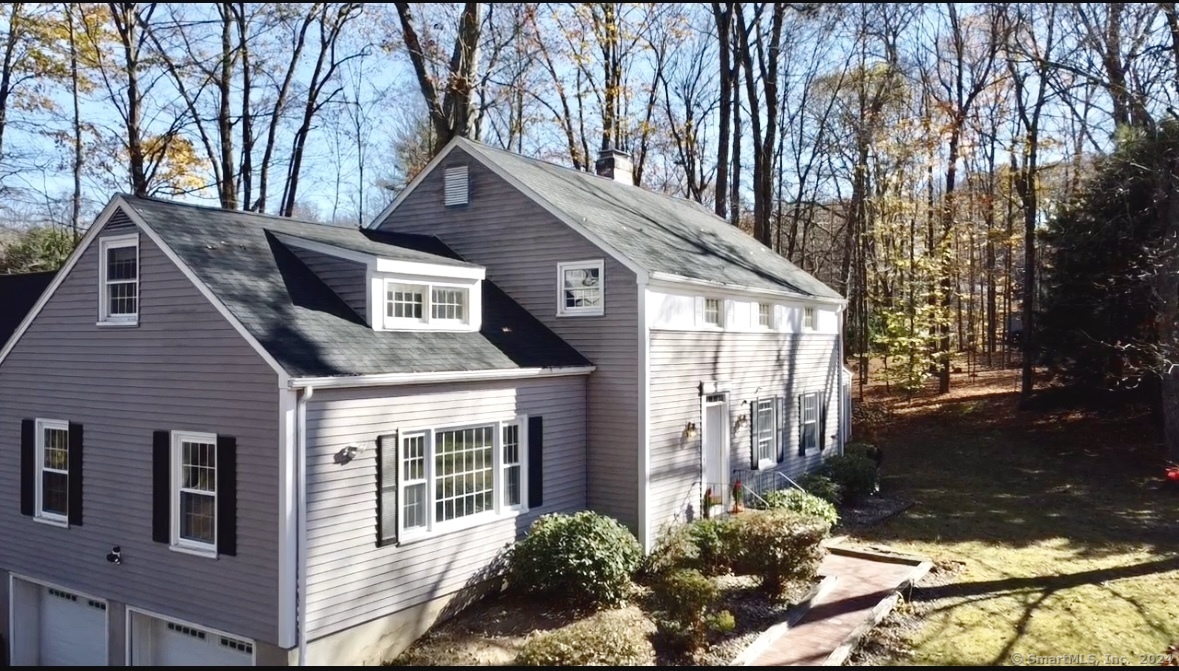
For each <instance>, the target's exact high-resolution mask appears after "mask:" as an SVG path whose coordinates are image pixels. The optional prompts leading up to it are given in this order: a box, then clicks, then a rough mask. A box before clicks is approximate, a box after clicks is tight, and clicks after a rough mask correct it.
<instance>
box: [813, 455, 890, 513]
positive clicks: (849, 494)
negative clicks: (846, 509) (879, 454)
mask: <svg viewBox="0 0 1179 671" xmlns="http://www.w3.org/2000/svg"><path fill="white" fill-rule="evenodd" d="M823 473H824V474H825V475H826V476H827V477H829V478H831V479H832V480H834V481H835V482H836V483H838V484H839V486H840V487H842V488H843V498H844V501H845V502H848V503H852V502H855V501H858V500H860V499H863V498H866V497H869V496H871V495H872V494H874V493H876V486H877V480H876V462H874V461H872V460H871V459H868V458H867V457H861V456H856V455H842V456H834V457H831V458H829V459H827V461H826V462H825V463H824V464H823Z"/></svg>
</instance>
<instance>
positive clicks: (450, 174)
mask: <svg viewBox="0 0 1179 671" xmlns="http://www.w3.org/2000/svg"><path fill="white" fill-rule="evenodd" d="M443 179H444V182H445V185H444V191H445V194H444V196H443V198H444V199H445V202H446V206H447V207H453V206H456V205H466V204H467V202H468V201H469V198H470V191H471V182H470V178H469V175H468V173H467V166H465V165H456V166H453V167H450V168H447V169H446V174H445V175H444V178H443Z"/></svg>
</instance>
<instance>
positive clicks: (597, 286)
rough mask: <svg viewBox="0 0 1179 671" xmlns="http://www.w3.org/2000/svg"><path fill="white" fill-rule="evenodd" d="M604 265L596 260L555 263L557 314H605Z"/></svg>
mask: <svg viewBox="0 0 1179 671" xmlns="http://www.w3.org/2000/svg"><path fill="white" fill-rule="evenodd" d="M604 273H605V265H604V263H603V262H602V261H601V260H598V261H578V262H576V263H558V264H557V286H558V287H559V289H558V297H557V314H558V315H563V316H575V315H582V316H593V315H602V314H605V312H604V310H605V299H604V294H603V292H602V278H603V276H604Z"/></svg>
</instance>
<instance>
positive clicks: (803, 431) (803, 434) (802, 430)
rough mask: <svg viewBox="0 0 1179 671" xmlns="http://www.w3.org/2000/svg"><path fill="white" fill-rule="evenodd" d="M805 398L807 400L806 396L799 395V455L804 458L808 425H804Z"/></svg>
mask: <svg viewBox="0 0 1179 671" xmlns="http://www.w3.org/2000/svg"><path fill="white" fill-rule="evenodd" d="M804 398H806V394H799V395H798V454H799V456H803V457H805V456H806V424H805V423H804V422H805V421H806V417H804V416H803V410H804V409H805V407H806V404H805V403H803V399H804Z"/></svg>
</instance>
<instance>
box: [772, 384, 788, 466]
mask: <svg viewBox="0 0 1179 671" xmlns="http://www.w3.org/2000/svg"><path fill="white" fill-rule="evenodd" d="M774 411H775V412H774V414H775V415H777V420H778V425H777V426H776V427H774V437H775V438H777V439H778V463H779V464H780V463H782V462H783V461H786V443H788V442H789V441H787V440H786V397H785V396H778V397H776V398H774Z"/></svg>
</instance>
